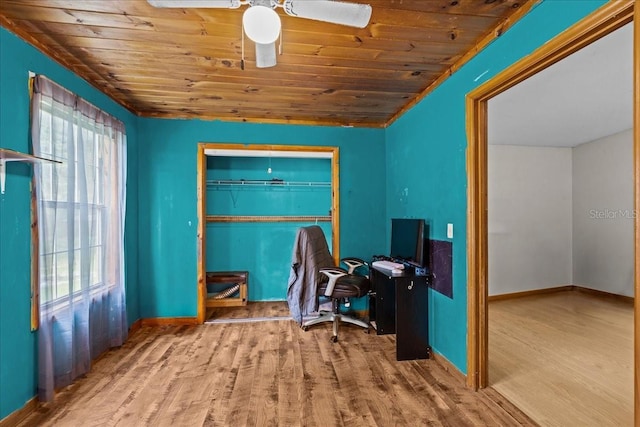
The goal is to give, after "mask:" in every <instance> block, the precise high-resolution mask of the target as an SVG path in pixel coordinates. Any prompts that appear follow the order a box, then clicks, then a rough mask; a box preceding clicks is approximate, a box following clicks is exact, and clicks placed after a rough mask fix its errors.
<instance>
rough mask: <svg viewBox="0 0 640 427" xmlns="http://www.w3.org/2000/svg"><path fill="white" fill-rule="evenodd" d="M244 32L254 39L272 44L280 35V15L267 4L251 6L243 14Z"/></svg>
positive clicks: (265, 43) (261, 42) (264, 43)
mask: <svg viewBox="0 0 640 427" xmlns="http://www.w3.org/2000/svg"><path fill="white" fill-rule="evenodd" d="M242 25H243V26H244V32H245V33H246V34H247V37H249V38H250V39H251V40H252V41H254V42H256V43H259V44H262V45H270V44H273V43H275V41H276V40H278V37H280V28H281V25H282V24H281V22H280V16H279V15H278V13H277V12H276V11H275V10H273V9H271V8H269V7H267V6H260V5H256V6H251V7H250V8H248V9H247V10H245V12H244V14H243V15H242Z"/></svg>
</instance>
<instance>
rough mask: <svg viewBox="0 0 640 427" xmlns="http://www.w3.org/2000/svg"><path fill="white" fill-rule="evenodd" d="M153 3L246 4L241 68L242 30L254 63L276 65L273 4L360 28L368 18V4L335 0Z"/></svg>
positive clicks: (163, 1) (162, 3)
mask: <svg viewBox="0 0 640 427" xmlns="http://www.w3.org/2000/svg"><path fill="white" fill-rule="evenodd" d="M147 2H148V3H149V4H150V5H152V6H154V7H174V8H175V7H177V8H218V9H238V8H239V7H240V6H242V5H246V4H248V5H249V8H248V9H247V10H245V11H244V14H243V16H242V27H243V29H244V31H243V33H242V35H243V43H242V49H243V55H242V56H243V60H242V69H244V34H245V33H246V34H247V37H249V38H250V39H251V40H252V41H253V42H255V44H256V67H258V68H266V67H273V66H275V65H276V41H277V40H278V39H280V41H281V47H282V37H281V28H282V26H281V22H280V15H278V14H277V13H276V11H275V9H276V8H277V7H281V8H283V9H284V11H285V13H286V14H287V15H290V16H294V17H297V18H306V19H314V20H316V21H323V22H329V23H333V24H341V25H347V26H350V27H357V28H364V27H366V26H367V24H368V23H369V19H370V18H371V6H370V5H368V4H359V3H348V2H343V1H335V0H147Z"/></svg>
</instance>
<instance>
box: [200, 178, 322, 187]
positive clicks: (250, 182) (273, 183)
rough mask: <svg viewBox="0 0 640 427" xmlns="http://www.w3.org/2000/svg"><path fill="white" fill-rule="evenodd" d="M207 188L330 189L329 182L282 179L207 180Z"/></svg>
mask: <svg viewBox="0 0 640 427" xmlns="http://www.w3.org/2000/svg"><path fill="white" fill-rule="evenodd" d="M207 186H234V187H316V188H331V183H330V182H317V181H284V180H282V179H277V178H276V179H269V180H259V179H212V180H207Z"/></svg>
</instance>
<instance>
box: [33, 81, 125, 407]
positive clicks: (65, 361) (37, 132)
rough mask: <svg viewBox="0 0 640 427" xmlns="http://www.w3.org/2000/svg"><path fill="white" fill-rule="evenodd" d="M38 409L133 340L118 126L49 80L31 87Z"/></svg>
mask: <svg viewBox="0 0 640 427" xmlns="http://www.w3.org/2000/svg"><path fill="white" fill-rule="evenodd" d="M31 126H32V128H31V138H32V143H33V154H34V155H36V156H42V157H47V158H52V159H55V160H59V161H61V162H62V163H61V164H49V163H42V164H39V165H37V166H36V168H35V179H36V185H35V189H36V198H37V218H38V231H39V249H38V252H39V258H38V261H39V264H38V266H39V283H40V329H39V331H38V352H39V381H38V393H39V397H40V399H41V400H44V401H48V400H51V399H52V398H53V395H54V389H55V388H59V387H64V386H66V385H68V384H70V383H71V382H72V381H73V380H74V379H75V378H77V377H78V376H80V375H83V374H85V373H86V372H87V371H88V370H89V368H90V366H91V360H92V359H93V358H95V357H96V356H98V355H99V354H100V353H102V352H103V351H105V350H106V349H108V348H110V347H114V346H119V345H121V344H122V343H123V342H124V340H125V339H126V337H127V320H126V306H125V289H124V214H125V183H126V140H127V138H126V134H125V129H124V125H123V123H122V122H120V121H119V120H117V119H115V118H113V117H111V116H110V115H108V114H106V113H104V112H103V111H101V110H99V109H98V108H96V107H94V106H93V105H91V104H89V103H88V102H86V101H85V100H83V99H82V98H79V97H78V96H76V95H74V94H72V93H71V92H69V91H67V90H66V89H64V88H62V87H60V86H58V85H57V84H55V83H53V82H52V81H50V80H48V79H47V78H45V77H43V76H36V77H35V78H34V81H33V98H32V125H31Z"/></svg>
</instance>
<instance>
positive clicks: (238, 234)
mask: <svg viewBox="0 0 640 427" xmlns="http://www.w3.org/2000/svg"><path fill="white" fill-rule="evenodd" d="M380 152H382V147H380ZM207 160H208V161H207V177H208V179H209V180H222V181H229V180H236V181H237V180H248V181H250V180H258V181H263V182H267V183H268V184H267V185H264V183H262V184H261V185H255V183H254V184H253V185H252V184H251V183H250V182H248V183H245V184H242V185H240V184H238V185H219V184H212V185H208V186H207V211H206V212H207V214H210V215H241V216H246V215H249V216H254V215H255V216H260V215H268V216H271V215H286V216H301V215H302V216H313V215H316V216H327V215H330V212H331V160H330V159H308V158H304V159H301V158H298V159H296V158H278V157H275V158H274V157H272V156H269V155H268V154H265V157H243V158H238V157H209V158H208V159H207ZM269 170H271V172H269ZM274 179H275V180H282V183H277V182H276V183H272V180H274ZM296 182H298V183H300V182H309V183H325V184H326V185H313V186H310V185H305V186H303V185H300V186H298V185H288V184H293V183H296ZM380 218H382V216H380ZM309 224H315V222H314V221H311V222H308V223H300V222H273V223H271V222H262V223H260V222H258V223H209V224H207V230H206V233H207V234H206V243H207V245H206V247H207V262H206V270H207V271H233V270H241V271H248V272H249V286H248V288H249V295H248V298H249V301H278V300H279V301H282V300H284V299H285V298H286V296H287V284H288V279H289V273H290V270H291V269H290V265H291V255H292V244H293V242H294V240H295V236H296V232H297V230H298V228H299V227H301V226H305V225H309ZM318 224H319V225H320V226H321V227H322V228H323V231H324V233H325V237H326V239H327V243H328V244H329V250H331V223H330V222H319V223H318ZM381 241H382V239H381ZM210 287H211V288H213V287H212V286H210ZM219 290H221V289H217V291H219ZM210 291H212V292H215V291H216V289H210Z"/></svg>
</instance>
